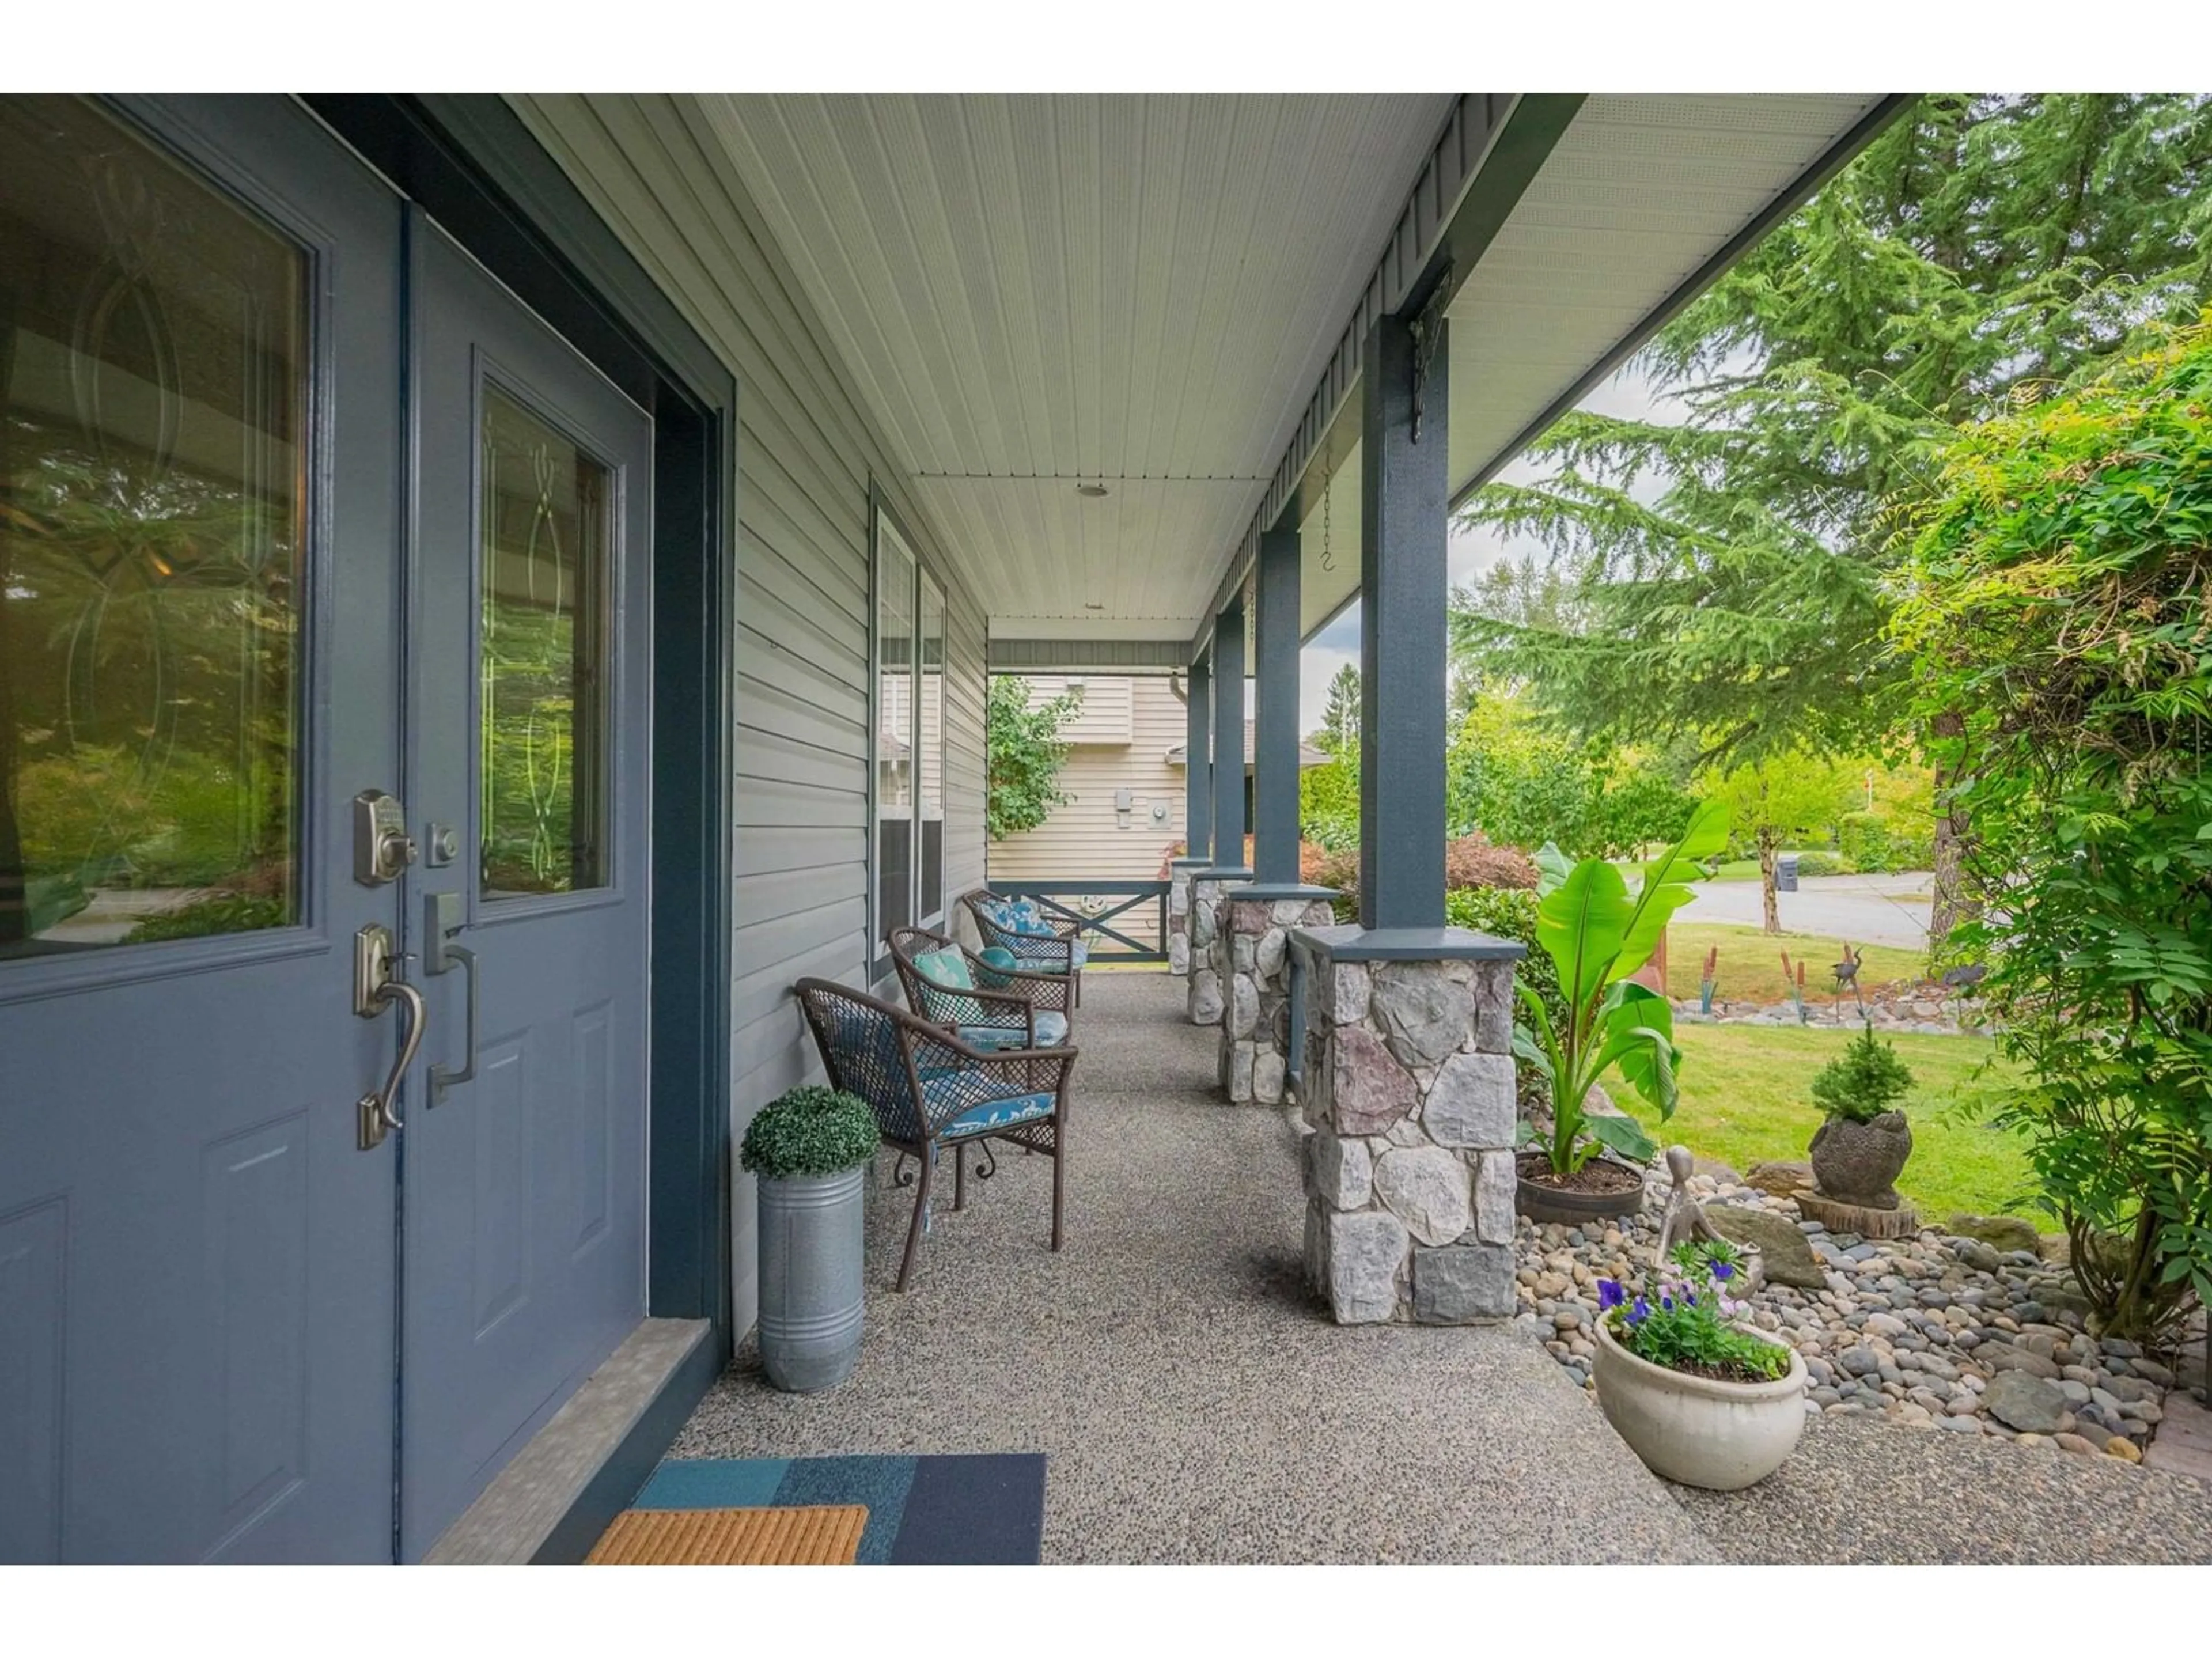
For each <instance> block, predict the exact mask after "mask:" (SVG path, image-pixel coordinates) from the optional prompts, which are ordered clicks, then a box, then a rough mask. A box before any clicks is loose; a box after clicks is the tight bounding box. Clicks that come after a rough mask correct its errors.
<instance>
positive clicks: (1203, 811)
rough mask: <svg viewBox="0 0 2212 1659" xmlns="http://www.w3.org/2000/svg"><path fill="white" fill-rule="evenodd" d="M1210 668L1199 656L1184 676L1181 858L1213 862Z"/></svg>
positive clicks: (1211, 682) (1211, 666)
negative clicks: (1186, 698) (1186, 699)
mask: <svg viewBox="0 0 2212 1659" xmlns="http://www.w3.org/2000/svg"><path fill="white" fill-rule="evenodd" d="M1212 684H1213V665H1212V664H1211V663H1210V662H1208V661H1207V660H1206V659H1205V658H1203V657H1200V659H1198V660H1197V661H1196V662H1194V663H1193V664H1191V665H1190V671H1189V673H1188V675H1187V676H1186V677H1185V690H1186V696H1187V697H1188V706H1187V707H1186V708H1184V710H1183V744H1182V753H1183V778H1182V789H1183V797H1182V799H1183V814H1182V821H1183V855H1184V857H1185V858H1186V859H1188V860H1190V861H1191V862H1192V863H1194V864H1195V863H1200V862H1201V861H1203V862H1204V863H1206V864H1212V862H1213V697H1212Z"/></svg>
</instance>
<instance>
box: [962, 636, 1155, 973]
mask: <svg viewBox="0 0 2212 1659" xmlns="http://www.w3.org/2000/svg"><path fill="white" fill-rule="evenodd" d="M1074 684H1081V685H1082V687H1083V712H1082V713H1081V714H1079V715H1078V716H1077V717H1076V718H1075V719H1074V720H1071V721H1070V722H1069V723H1068V724H1067V725H1066V726H1062V727H1061V728H1060V736H1061V737H1062V738H1064V739H1065V740H1066V741H1067V742H1069V743H1071V744H1073V745H1074V747H1073V749H1072V750H1070V751H1069V753H1068V757H1067V764H1066V766H1064V767H1062V768H1061V769H1060V791H1061V793H1064V794H1066V795H1067V796H1068V797H1069V799H1068V800H1067V801H1066V804H1065V805H1060V806H1057V807H1055V808H1054V809H1053V814H1052V816H1051V817H1049V818H1048V819H1046V820H1045V822H1044V823H1042V824H1040V825H1039V826H1038V827H1037V828H1036V829H1031V830H1029V831H1027V832H1026V833H1024V834H1023V835H1018V836H1008V837H1006V840H1004V841H994V842H992V843H991V846H990V854H989V863H988V866H987V868H988V870H989V872H990V878H991V879H992V880H993V881H1152V880H1156V879H1158V876H1159V873H1160V865H1161V862H1162V861H1163V860H1164V859H1165V858H1166V857H1167V855H1168V845H1169V843H1170V842H1177V841H1181V840H1182V829H1183V819H1182V808H1183V787H1182V767H1181V766H1180V765H1171V764H1170V763H1169V761H1168V757H1167V756H1168V750H1170V749H1171V748H1173V747H1174V746H1175V745H1176V744H1180V743H1181V742H1182V740H1183V732H1184V717H1183V705H1182V699H1181V698H1180V697H1178V696H1176V694H1175V684H1174V682H1172V681H1171V680H1170V679H1169V678H1167V676H1165V675H1164V674H1138V675H1115V674H1074V675H1064V676H1063V675H1050V674H1038V675H1035V676H1032V677H1031V678H1030V707H1031V708H1035V707H1036V705H1037V704H1039V703H1042V702H1050V701H1051V700H1052V699H1053V698H1054V697H1056V696H1059V695H1060V693H1061V692H1062V691H1064V690H1067V689H1068V688H1069V687H1070V686H1071V685H1074ZM1121 791H1127V799H1128V809H1127V811H1122V810H1121V809H1120V806H1119V805H1118V799H1117V795H1118V792H1121ZM1062 902H1066V903H1067V904H1069V905H1070V907H1071V908H1082V907H1081V906H1080V905H1079V904H1077V903H1076V902H1074V901H1073V900H1065V901H1062ZM1106 902H1107V903H1108V904H1113V903H1117V902H1119V901H1118V900H1111V899H1109V900H1108V901H1106ZM1113 925H1114V926H1115V927H1116V928H1117V929H1119V930H1120V931H1121V932H1122V933H1127V934H1128V936H1129V937H1130V938H1131V939H1139V940H1141V941H1143V942H1144V943H1146V944H1147V945H1152V946H1154V947H1156V948H1157V947H1158V944H1159V939H1158V935H1159V927H1158V913H1157V907H1155V906H1153V905H1152V904H1149V903H1147V904H1139V905H1138V906H1136V907H1134V908H1132V909H1130V910H1127V911H1125V912H1124V913H1123V914H1122V915H1121V916H1120V917H1118V918H1116V919H1115V922H1114V924H1113Z"/></svg>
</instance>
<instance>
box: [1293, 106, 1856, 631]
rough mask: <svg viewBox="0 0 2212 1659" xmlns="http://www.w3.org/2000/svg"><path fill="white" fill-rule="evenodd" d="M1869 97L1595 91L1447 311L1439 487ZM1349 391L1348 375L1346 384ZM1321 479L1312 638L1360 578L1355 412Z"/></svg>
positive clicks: (1820, 151) (1550, 395) (1472, 464)
mask: <svg viewBox="0 0 2212 1659" xmlns="http://www.w3.org/2000/svg"><path fill="white" fill-rule="evenodd" d="M1882 102H1883V99H1882V97H1881V95H1879V94H1731V95H1717V96H1699V95H1673V94H1663V95H1662V94H1648V95H1647V94H1592V95H1591V96H1590V97H1589V99H1588V100H1585V101H1584V102H1583V106H1582V107H1581V109H1580V110H1579V111H1577V113H1576V115H1575V117H1574V119H1573V120H1572V121H1571V123H1570V124H1569V125H1568V126H1567V128H1566V131H1565V133H1564V134H1563V135H1562V136H1561V137H1560V138H1559V143H1557V145H1556V146H1554V147H1553V149H1552V151H1551V154H1550V155H1549V156H1548V157H1547V160H1546V161H1545V163H1544V166H1543V167H1542V169H1541V171H1540V172H1539V173H1537V175H1536V177H1535V179H1534V182H1533V183H1531V184H1530V185H1529V186H1528V190H1527V191H1526V192H1525V193H1524V194H1523V195H1522V197H1521V198H1520V200H1519V202H1518V203H1517V204H1516V205H1515V207H1514V209H1513V211H1512V212H1511V214H1510V216H1508V217H1507V219H1506V221H1505V222H1504V226H1503V227H1502V228H1500V230H1499V231H1498V235H1497V237H1496V238H1495V239H1494V240H1492V242H1491V244H1490V246H1489V247H1488V248H1487V250H1486V252H1484V254H1483V257H1482V258H1481V260H1480V263H1479V264H1476V265H1475V266H1474V269H1473V270H1469V271H1464V272H1459V273H1455V277H1456V279H1457V280H1459V281H1460V283H1461V286H1460V287H1459V289H1458V290H1457V293H1456V295H1455V297H1454V299H1453V300H1452V301H1451V304H1450V307H1449V312H1448V314H1449V318H1450V320H1451V328H1450V336H1449V338H1450V351H1451V373H1450V435H1449V446H1450V476H1451V489H1452V496H1453V499H1454V500H1458V499H1459V498H1460V497H1462V495H1465V494H1467V493H1468V492H1469V491H1470V490H1472V489H1474V488H1475V487H1476V485H1478V484H1479V483H1481V482H1482V481H1483V480H1485V479H1486V478H1488V477H1491V476H1492V474H1494V473H1495V472H1496V471H1498V468H1499V467H1501V466H1503V465H1504V464H1505V463H1506V462H1508V461H1510V459H1512V457H1513V455H1514V454H1515V453H1516V451H1517V450H1518V449H1519V448H1520V447H1522V445H1523V444H1525V443H1526V441H1528V438H1530V437H1532V436H1534V433H1533V432H1531V431H1530V430H1529V428H1530V427H1531V426H1532V425H1533V424H1534V423H1535V422H1538V421H1539V419H1540V418H1541V416H1543V415H1544V414H1545V412H1546V411H1547V410H1549V409H1550V408H1551V406H1552V405H1553V403H1554V402H1555V401H1556V400H1558V399H1559V398H1561V397H1562V396H1563V395H1565V393H1566V392H1569V391H1570V390H1571V388H1572V387H1573V386H1576V384H1577V382H1578V381H1579V380H1582V379H1583V376H1584V375H1585V374H1588V373H1589V371H1590V370H1591V369H1592V368H1595V367H1597V366H1598V365H1600V364H1601V363H1603V362H1605V361H1606V360H1607V358H1608V357H1609V356H1612V355H1613V353H1615V352H1616V351H1617V350H1618V349H1619V348H1620V345H1621V343H1623V342H1624V341H1627V340H1631V339H1632V338H1634V337H1637V335H1638V332H1639V331H1640V330H1642V329H1643V328H1644V325H1645V324H1646V322H1647V320H1648V319H1650V317H1651V316H1652V315H1653V313H1655V312H1656V311H1657V310H1658V309H1659V308H1661V307H1662V306H1664V305H1665V304H1666V303H1667V301H1668V300H1669V299H1670V298H1672V297H1674V296H1675V295H1677V294H1678V293H1679V291H1680V289H1682V287H1683V285H1684V283H1686V282H1687V281H1688V280H1689V279H1690V278H1691V277H1692V276H1694V275H1696V274H1697V273H1698V271H1699V269H1700V268H1701V267H1702V266H1704V265H1705V264H1706V263H1707V262H1708V261H1709V260H1711V258H1713V257H1714V256H1715V255H1716V254H1717V253H1719V252H1721V251H1722V250H1723V248H1724V247H1726V246H1728V244H1729V241H1730V240H1732V239H1733V238H1735V237H1736V236H1737V235H1738V234H1741V232H1742V231H1743V230H1744V229H1745V228H1746V227H1747V226H1749V225H1751V224H1752V223H1753V222H1754V221H1755V220H1757V219H1758V218H1759V216H1760V215H1761V214H1762V213H1764V212H1765V211H1767V210H1769V209H1770V208H1771V206H1772V205H1773V204H1775V203H1776V201H1777V198H1778V197H1781V196H1783V195H1784V193H1785V192H1787V191H1790V189H1791V187H1792V186H1793V185H1796V184H1797V183H1798V182H1799V181H1800V180H1801V179H1803V177H1804V176H1805V174H1806V173H1807V172H1808V169H1811V168H1813V167H1815V166H1817V165H1818V164H1819V163H1820V161H1821V160H1822V158H1823V157H1826V156H1829V155H1832V153H1833V152H1834V151H1835V150H1836V149H1837V147H1838V144H1839V143H1842V142H1843V141H1844V139H1845V138H1846V137H1847V136H1848V135H1850V133H1851V132H1852V131H1853V129H1854V128H1855V127H1857V125H1859V124H1860V123H1861V122H1862V121H1863V120H1864V119H1865V118H1867V117H1868V116H1869V114H1870V113H1871V112H1874V111H1875V108H1876V106H1878V105H1880V104H1881V103H1882ZM1355 391H1356V388H1355ZM1332 430H1333V431H1334V432H1337V433H1340V434H1342V436H1341V437H1340V438H1339V441H1338V444H1337V446H1336V448H1335V450H1334V453H1330V454H1326V455H1323V456H1322V458H1321V459H1320V462H1319V464H1320V465H1327V464H1328V463H1329V462H1331V461H1333V462H1334V472H1333V474H1331V475H1328V476H1330V483H1329V485H1328V489H1327V491H1326V502H1327V506H1326V511H1325V512H1324V511H1323V510H1322V501H1323V492H1322V489H1320V488H1319V486H1318V480H1317V479H1316V487H1315V488H1314V489H1312V491H1311V492H1310V499H1311V500H1312V501H1313V502H1314V504H1315V505H1314V507H1313V508H1312V509H1311V510H1310V511H1309V512H1307V513H1306V514H1305V515H1304V518H1303V519H1302V520H1301V521H1300V525H1299V529H1300V541H1301V546H1302V551H1303V554H1304V559H1303V566H1302V568H1303V570H1304V585H1303V587H1302V590H1301V599H1302V600H1303V610H1304V617H1303V623H1304V631H1305V632H1306V634H1307V635H1309V636H1310V635H1312V634H1313V633H1314V632H1316V630H1318V629H1320V628H1321V627H1322V626H1323V625H1324V624H1325V623H1327V622H1328V620H1329V619H1330V618H1331V617H1334V616H1335V615H1336V613H1337V612H1339V611H1341V610H1342V609H1343V608H1344V607H1345V605H1347V604H1348V603H1349V602H1350V601H1351V600H1352V599H1353V598H1355V597H1356V596H1357V595H1358V589H1359V537H1360V500H1359V464H1360V454H1359V445H1358V418H1357V409H1356V406H1354V407H1353V408H1352V418H1351V419H1349V420H1346V419H1345V418H1343V417H1342V416H1341V415H1340V417H1339V418H1338V419H1337V420H1336V421H1335V422H1334V423H1333V424H1332Z"/></svg>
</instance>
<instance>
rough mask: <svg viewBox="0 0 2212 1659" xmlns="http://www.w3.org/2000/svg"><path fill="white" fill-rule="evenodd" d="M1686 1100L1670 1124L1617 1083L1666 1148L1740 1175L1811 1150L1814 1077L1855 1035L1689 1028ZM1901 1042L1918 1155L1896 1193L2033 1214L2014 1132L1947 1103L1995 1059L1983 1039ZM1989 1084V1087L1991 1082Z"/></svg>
mask: <svg viewBox="0 0 2212 1659" xmlns="http://www.w3.org/2000/svg"><path fill="white" fill-rule="evenodd" d="M1674 1036H1675V1039H1676V1041H1677V1042H1678V1043H1679V1044H1680V1048H1681V1050H1682V1068H1681V1073H1680V1079H1679V1083H1680V1091H1681V1101H1680V1105H1679V1106H1677V1107H1676V1109H1675V1111H1674V1117H1673V1119H1672V1120H1671V1121H1668V1122H1666V1123H1663V1124H1662V1123H1661V1122H1660V1121H1658V1115H1657V1114H1656V1113H1655V1112H1652V1111H1650V1109H1648V1108H1646V1107H1645V1106H1644V1104H1643V1103H1642V1101H1640V1100H1639V1099H1638V1098H1637V1097H1636V1096H1635V1094H1634V1093H1633V1091H1631V1090H1630V1089H1629V1088H1628V1087H1627V1086H1626V1085H1625V1084H1623V1083H1622V1082H1621V1081H1620V1078H1619V1077H1618V1076H1617V1075H1616V1076H1614V1077H1611V1078H1608V1079H1607V1082H1606V1088H1607V1092H1608V1093H1610V1094H1611V1095H1612V1096H1613V1099H1614V1100H1615V1101H1616V1102H1618V1103H1620V1105H1621V1106H1622V1107H1624V1108H1626V1109H1630V1110H1632V1111H1634V1112H1635V1114H1636V1115H1637V1117H1638V1121H1641V1122H1642V1123H1643V1124H1644V1127H1645V1128H1646V1129H1647V1130H1648V1131H1649V1132H1650V1133H1651V1134H1652V1135H1653V1136H1654V1137H1655V1138H1656V1139H1658V1140H1659V1141H1660V1143H1661V1144H1662V1146H1665V1145H1674V1144H1676V1143H1680V1145H1682V1146H1687V1147H1689V1148H1690V1150H1691V1151H1692V1152H1697V1153H1699V1154H1701V1155H1702V1156H1704V1157H1706V1158H1718V1159H1719V1160H1720V1161H1721V1162H1723V1164H1729V1165H1730V1166H1732V1167H1733V1168H1735V1170H1737V1171H1738V1172H1742V1171H1745V1170H1749V1169H1750V1168H1751V1166H1752V1165H1753V1164H1757V1163H1759V1161H1760V1160H1761V1159H1764V1158H1793V1159H1794V1158H1803V1157H1805V1155H1806V1152H1805V1149H1806V1146H1807V1145H1808V1143H1809V1142H1810V1141H1811V1140H1812V1139H1813V1131H1814V1128H1816V1127H1818V1126H1819V1124H1820V1111H1819V1109H1817V1108H1816V1107H1814V1104H1813V1096H1812V1081H1813V1073H1814V1072H1816V1071H1818V1070H1819V1069H1820V1067H1821V1066H1824V1065H1826V1063H1827V1062H1828V1060H1830V1059H1831V1058H1832V1057H1833V1056H1834V1054H1836V1052H1837V1051H1838V1049H1840V1048H1842V1047H1843V1045H1844V1042H1846V1041H1847V1040H1849V1038H1850V1030H1849V1029H1848V1028H1846V1029H1844V1030H1838V1029H1837V1028H1835V1027H1834V1026H1829V1027H1826V1028H1825V1029H1823V1028H1820V1027H1818V1026H1814V1027H1803V1026H1767V1025H1684V1026H1681V1027H1680V1028H1678V1029H1677V1030H1676V1031H1675V1033H1674ZM1893 1041H1894V1042H1896V1044H1897V1053H1898V1057H1899V1059H1901V1060H1904V1061H1905V1064H1906V1065H1907V1066H1911V1068H1912V1073H1913V1078H1914V1081H1915V1085H1916V1086H1915V1087H1914V1089H1913V1091H1912V1093H1911V1095H1909V1096H1908V1097H1906V1098H1905V1101H1904V1103H1903V1106H1904V1109H1905V1114H1906V1115H1907V1116H1908V1117H1910V1118H1911V1122H1912V1161H1911V1163H1910V1164H1906V1165H1905V1174H1904V1176H1902V1177H1901V1178H1900V1179H1899V1182H1898V1189H1899V1191H1900V1192H1902V1193H1903V1194H1905V1196H1906V1197H1907V1198H1909V1199H1911V1200H1912V1201H1913V1202H1914V1204H1915V1205H1916V1206H1917V1207H1918V1209H1919V1211H1920V1212H1921V1216H1922V1218H1923V1220H1929V1219H1934V1220H1936V1221H1938V1222H1940V1221H1941V1219H1942V1218H1943V1217H1945V1216H1948V1214H1950V1213H1951V1212H1953V1211H1954V1210H1973V1211H1977V1212H1981V1213H1983V1214H2031V1213H2033V1212H2029V1211H2027V1210H2025V1209H2023V1208H2022V1207H2021V1205H2022V1200H2023V1199H2024V1197H2025V1196H2026V1194H2027V1193H2028V1192H2029V1191H2030V1190H2031V1189H2032V1179H2031V1177H2030V1176H2029V1174H2028V1170H2027V1159H2026V1158H2024V1157H2022V1156H2021V1150H2020V1147H2019V1146H2018V1145H2017V1143H2016V1142H2015V1140H2014V1139H2013V1138H2012V1137H2011V1136H2009V1135H2008V1134H2004V1133H2001V1132H1999V1131H1997V1130H1995V1129H1991V1128H1989V1127H1985V1126H1984V1125H1983V1124H1981V1123H1979V1122H1978V1121H1975V1120H1974V1119H1972V1118H1961V1117H1960V1116H1958V1115H1954V1113H1953V1112H1952V1111H1951V1110H1950V1107H1951V1104H1952V1102H1953V1100H1954V1091H1955V1090H1956V1089H1957V1088H1958V1087H1959V1085H1962V1084H1966V1083H1967V1082H1968V1079H1970V1078H1972V1075H1973V1073H1975V1072H1976V1070H1977V1069H1978V1067H1979V1066H1980V1065H1981V1063H1982V1061H1983V1060H1985V1059H1987V1058H1988V1056H1989V1053H1990V1044H1989V1042H1988V1041H1987V1039H1985V1038H1982V1037H1965V1036H1924V1035H1921V1034H1918V1033H1913V1032H1906V1033H1903V1034H1901V1035H1899V1036H1897V1037H1896V1038H1894V1039H1893ZM1984 1086H1986V1085H1984Z"/></svg>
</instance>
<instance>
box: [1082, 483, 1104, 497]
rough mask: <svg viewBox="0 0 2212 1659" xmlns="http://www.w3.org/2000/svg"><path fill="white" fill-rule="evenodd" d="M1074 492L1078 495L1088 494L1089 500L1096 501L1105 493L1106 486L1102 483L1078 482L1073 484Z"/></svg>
mask: <svg viewBox="0 0 2212 1659" xmlns="http://www.w3.org/2000/svg"><path fill="white" fill-rule="evenodd" d="M1075 493H1076V494H1077V495H1088V496H1089V497H1091V500H1093V501H1097V499H1098V497H1100V496H1101V495H1104V494H1105V493H1106V486H1105V485H1104V484H1103V483H1079V484H1078V485H1076V486H1075Z"/></svg>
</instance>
